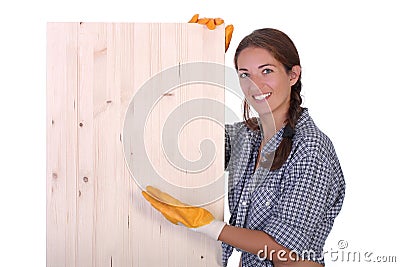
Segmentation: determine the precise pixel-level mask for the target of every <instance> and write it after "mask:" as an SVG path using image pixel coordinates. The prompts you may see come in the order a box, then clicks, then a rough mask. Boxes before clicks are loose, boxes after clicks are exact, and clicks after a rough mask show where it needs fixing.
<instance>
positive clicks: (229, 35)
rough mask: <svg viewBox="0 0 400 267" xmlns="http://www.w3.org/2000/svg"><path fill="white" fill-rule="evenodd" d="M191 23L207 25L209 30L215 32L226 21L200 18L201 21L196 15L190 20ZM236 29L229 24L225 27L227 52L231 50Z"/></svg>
mask: <svg viewBox="0 0 400 267" xmlns="http://www.w3.org/2000/svg"><path fill="white" fill-rule="evenodd" d="M189 23H198V24H203V25H206V26H207V28H208V29H210V30H214V29H215V28H216V27H217V26H218V25H221V24H223V23H224V20H223V19H221V18H215V19H213V18H200V19H199V14H195V15H194V16H193V17H192V18H191V19H190V20H189ZM233 30H234V27H233V25H232V24H229V25H227V26H226V27H225V52H226V51H227V50H228V48H229V44H230V42H231V39H232V33H233Z"/></svg>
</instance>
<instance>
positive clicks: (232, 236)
mask: <svg viewBox="0 0 400 267" xmlns="http://www.w3.org/2000/svg"><path fill="white" fill-rule="evenodd" d="M218 240H220V241H222V242H224V243H227V244H229V245H231V246H234V247H236V248H239V249H242V250H244V251H247V252H249V253H252V254H254V255H258V256H260V257H263V258H265V259H269V260H272V261H274V256H276V255H274V254H276V253H278V251H285V253H286V255H288V253H289V252H290V250H288V249H287V248H285V247H284V246H282V245H280V244H278V243H277V242H276V241H275V240H274V239H273V238H272V237H271V236H269V235H268V234H266V233H265V232H263V231H259V230H250V229H247V228H240V227H235V226H231V225H226V226H225V227H224V228H223V229H222V231H221V234H220V235H219V238H218ZM266 249H267V251H265V250H266ZM272 251H275V252H274V253H271V252H272ZM265 253H267V254H265ZM282 253H283V252H282ZM264 255H265V256H264ZM270 256H272V258H270Z"/></svg>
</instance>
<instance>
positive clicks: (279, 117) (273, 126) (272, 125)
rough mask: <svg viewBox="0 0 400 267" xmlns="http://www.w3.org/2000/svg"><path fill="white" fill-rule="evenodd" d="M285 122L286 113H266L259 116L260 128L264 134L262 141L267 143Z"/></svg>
mask: <svg viewBox="0 0 400 267" xmlns="http://www.w3.org/2000/svg"><path fill="white" fill-rule="evenodd" d="M286 120H287V113H284V114H277V113H267V114H263V115H262V116H260V121H261V126H262V130H263V133H264V140H265V141H268V140H270V139H271V138H272V136H274V134H276V132H278V131H279V130H280V129H281V128H282V127H283V125H285V123H286ZM264 140H263V141H264Z"/></svg>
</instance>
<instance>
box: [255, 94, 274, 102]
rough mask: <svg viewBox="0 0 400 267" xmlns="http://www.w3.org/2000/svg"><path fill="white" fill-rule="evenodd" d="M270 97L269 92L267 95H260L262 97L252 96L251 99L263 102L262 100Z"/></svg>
mask: <svg viewBox="0 0 400 267" xmlns="http://www.w3.org/2000/svg"><path fill="white" fill-rule="evenodd" d="M271 95H272V93H271V92H269V93H265V94H262V95H253V98H254V99H255V100H258V101H261V100H264V99H265V100H267V99H268V98H269V97H270V96H271Z"/></svg>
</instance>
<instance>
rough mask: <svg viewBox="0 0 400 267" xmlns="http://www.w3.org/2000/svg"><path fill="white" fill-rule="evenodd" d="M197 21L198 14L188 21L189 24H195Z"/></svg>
mask: <svg viewBox="0 0 400 267" xmlns="http://www.w3.org/2000/svg"><path fill="white" fill-rule="evenodd" d="M198 19H199V14H194V15H193V17H192V18H191V19H190V20H189V23H196V22H197V20H198Z"/></svg>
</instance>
